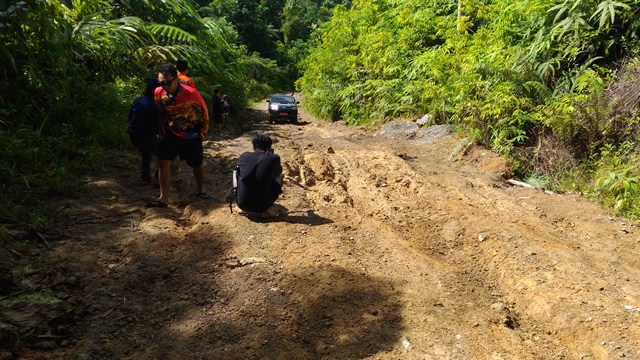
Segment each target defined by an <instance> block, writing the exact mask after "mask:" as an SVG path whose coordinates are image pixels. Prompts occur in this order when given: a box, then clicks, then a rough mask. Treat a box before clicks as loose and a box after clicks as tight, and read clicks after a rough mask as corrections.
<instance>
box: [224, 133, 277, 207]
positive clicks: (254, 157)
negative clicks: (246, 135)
mask: <svg viewBox="0 0 640 360" xmlns="http://www.w3.org/2000/svg"><path fill="white" fill-rule="evenodd" d="M251 143H252V145H253V152H245V153H243V154H242V155H240V158H238V162H237V166H238V167H237V172H238V174H237V189H236V195H235V201H236V205H238V207H239V208H240V209H241V210H244V211H246V212H251V213H256V214H258V215H262V216H274V215H275V214H273V213H272V212H269V211H268V210H269V208H270V207H271V206H273V204H274V203H275V202H276V200H277V199H278V196H280V194H282V164H281V162H280V156H278V155H276V154H274V152H273V149H272V148H271V146H272V144H273V141H272V140H271V138H270V137H269V135H264V134H258V135H256V136H255V137H254V138H253V139H252V140H251Z"/></svg>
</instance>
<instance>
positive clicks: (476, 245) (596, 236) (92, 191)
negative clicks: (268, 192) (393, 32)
mask: <svg viewBox="0 0 640 360" xmlns="http://www.w3.org/2000/svg"><path fill="white" fill-rule="evenodd" d="M264 110H265V109H264V108H262V109H255V110H253V112H251V113H250V114H252V116H246V117H245V119H244V120H243V121H244V122H243V124H242V129H243V131H237V132H235V133H231V132H230V133H227V134H226V136H224V137H222V136H212V137H211V138H210V139H209V140H208V141H207V142H206V144H205V156H206V189H207V191H208V192H209V194H210V195H211V198H210V199H200V198H198V197H195V196H191V195H190V194H191V193H193V192H194V191H195V184H194V180H193V176H192V173H191V170H190V168H188V167H187V166H186V164H185V163H184V162H182V163H178V164H175V166H174V168H173V170H174V179H173V182H172V193H171V204H170V206H169V207H168V208H164V209H154V208H145V207H144V204H145V203H146V202H147V201H150V200H153V199H155V198H156V197H157V189H154V188H152V187H140V186H137V184H136V182H137V168H138V158H137V154H135V153H134V152H133V151H131V152H126V153H123V154H121V155H119V156H122V159H120V160H118V161H113V162H112V163H111V164H110V165H109V166H105V167H104V168H103V169H102V170H101V171H100V172H98V173H95V174H92V175H90V176H87V178H86V182H87V183H88V189H89V190H88V191H87V192H86V193H83V194H81V195H80V197H79V198H78V199H73V200H68V201H64V202H61V203H60V205H59V210H58V212H57V215H56V220H57V222H58V226H59V227H60V229H64V231H65V232H66V233H67V234H68V235H69V238H68V239H63V240H60V241H56V242H52V243H51V250H50V251H49V258H48V261H49V264H50V265H49V266H50V267H52V268H55V269H56V271H57V273H58V274H59V275H60V277H61V278H62V279H63V280H62V281H64V282H65V283H66V284H67V285H68V286H67V288H68V289H69V295H68V298H67V299H68V301H69V302H70V303H72V304H74V306H75V309H74V314H75V319H76V323H75V324H74V326H73V327H72V328H70V329H69V331H68V333H69V337H68V339H66V340H64V341H63V342H62V343H61V344H60V346H58V347H56V348H54V349H49V350H35V349H31V350H25V352H23V357H24V358H27V359H509V360H510V359H622V358H624V359H640V310H639V309H638V308H640V259H639V257H638V255H639V254H640V230H639V228H638V225H637V223H635V222H632V221H629V220H626V219H623V218H619V217H615V216H613V215H612V214H611V213H609V212H608V211H607V210H606V209H603V208H602V207H600V206H598V205H594V204H591V203H589V202H587V201H585V200H583V199H580V198H579V197H578V196H577V195H571V194H569V195H567V194H564V195H559V194H552V193H549V192H545V191H543V190H540V189H530V188H524V187H519V186H512V185H510V184H508V183H506V182H505V179H504V175H505V174H507V173H508V171H507V168H506V165H505V163H504V161H502V160H501V159H500V158H499V157H497V156H496V155H495V154H493V153H492V152H491V151H488V150H486V149H482V148H476V147H474V148H469V149H467V150H466V151H462V152H460V153H459V154H458V153H457V149H456V147H457V146H458V145H459V144H460V143H461V141H460V139H459V138H457V137H456V136H454V135H445V136H437V137H435V138H434V139H433V140H432V141H427V140H428V139H417V138H415V137H414V138H410V137H407V136H404V135H402V134H396V135H393V134H390V133H381V132H380V131H373V130H366V129H362V128H353V127H352V128H349V127H346V126H344V125H342V124H340V123H327V122H321V121H318V120H315V119H312V118H311V117H309V116H307V115H303V116H302V119H301V123H300V124H298V125H292V124H275V125H269V124H268V122H267V121H266V119H267V116H266V113H265V112H264ZM258 132H262V133H268V134H270V135H271V136H272V137H273V138H274V139H275V141H276V143H275V144H274V149H275V151H276V153H277V154H279V155H280V156H281V157H282V160H283V167H284V175H285V186H284V194H283V196H282V198H281V199H280V200H279V201H278V202H277V206H276V208H275V210H276V211H277V212H278V213H279V216H277V217H275V218H269V219H263V218H251V217H247V216H242V215H239V214H237V213H235V212H234V213H231V212H230V209H229V204H228V202H227V201H226V196H227V194H228V192H229V190H230V187H231V171H232V169H233V166H234V162H235V160H236V159H237V157H238V155H239V154H240V153H241V152H243V151H248V150H250V139H251V137H252V136H253V135H254V134H256V133H258ZM452 154H453V155H454V156H451V155H452ZM456 154H457V155H456Z"/></svg>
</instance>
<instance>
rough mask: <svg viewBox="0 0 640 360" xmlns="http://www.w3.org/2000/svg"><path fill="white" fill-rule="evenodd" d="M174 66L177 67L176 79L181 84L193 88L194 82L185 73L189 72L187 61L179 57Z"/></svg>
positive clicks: (194, 86)
mask: <svg viewBox="0 0 640 360" xmlns="http://www.w3.org/2000/svg"><path fill="white" fill-rule="evenodd" d="M176 68H177V69H178V81H180V83H181V84H185V85H188V86H191V87H192V88H194V89H195V88H196V82H195V81H193V79H192V78H190V77H189V75H187V74H188V73H189V63H187V60H183V59H180V60H178V61H176Z"/></svg>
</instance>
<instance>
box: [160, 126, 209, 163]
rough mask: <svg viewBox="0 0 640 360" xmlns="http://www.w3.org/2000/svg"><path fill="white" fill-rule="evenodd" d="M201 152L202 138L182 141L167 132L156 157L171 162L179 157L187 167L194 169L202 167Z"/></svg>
mask: <svg viewBox="0 0 640 360" xmlns="http://www.w3.org/2000/svg"><path fill="white" fill-rule="evenodd" d="M202 151H203V149H202V138H198V139H183V138H181V137H179V136H176V135H175V134H173V133H172V132H171V131H167V132H166V133H165V135H164V138H163V139H162V141H161V142H160V147H159V148H158V157H159V158H160V159H162V160H171V161H173V160H175V159H176V156H178V155H179V156H180V158H181V159H184V160H186V161H187V165H189V166H191V167H194V168H195V167H198V166H200V165H202Z"/></svg>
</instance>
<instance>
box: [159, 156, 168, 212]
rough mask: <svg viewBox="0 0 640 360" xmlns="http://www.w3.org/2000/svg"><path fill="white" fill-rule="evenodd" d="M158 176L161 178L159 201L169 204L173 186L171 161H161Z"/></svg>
mask: <svg viewBox="0 0 640 360" xmlns="http://www.w3.org/2000/svg"><path fill="white" fill-rule="evenodd" d="M158 175H159V177H160V197H159V198H158V201H160V202H161V203H164V204H168V203H169V185H170V184H171V160H162V159H160V164H159V166H158Z"/></svg>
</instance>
